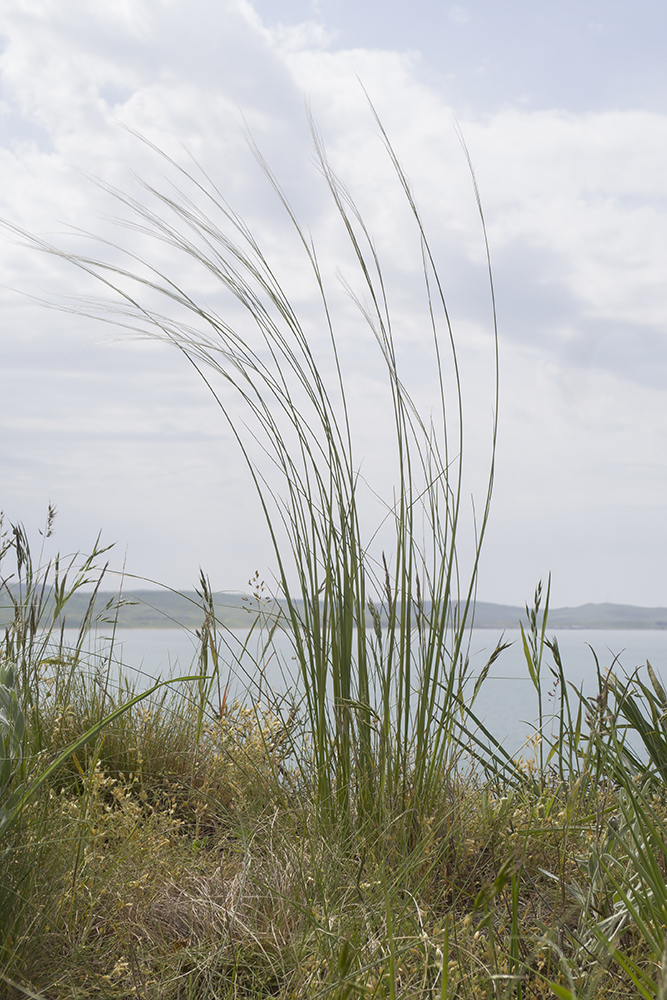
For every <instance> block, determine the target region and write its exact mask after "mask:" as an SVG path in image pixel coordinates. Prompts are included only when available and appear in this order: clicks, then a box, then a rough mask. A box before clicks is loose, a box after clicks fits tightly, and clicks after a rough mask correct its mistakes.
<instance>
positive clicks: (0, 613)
mask: <svg viewBox="0 0 667 1000" xmlns="http://www.w3.org/2000/svg"><path fill="white" fill-rule="evenodd" d="M91 597H92V594H90V593H82V592H81V591H79V592H77V593H75V594H73V595H72V596H71V597H70V598H69V600H68V602H67V611H66V615H65V624H66V626H69V627H72V628H78V627H79V626H80V624H81V622H82V620H83V617H84V615H85V613H86V610H87V608H88V604H89V602H90V599H91ZM213 600H214V606H215V613H216V617H217V619H218V621H219V622H220V624H221V625H224V626H226V627H227V628H236V629H243V628H250V626H251V625H252V624H253V622H254V621H255V619H256V617H257V614H258V613H259V612H260V611H264V613H267V614H271V610H272V604H271V602H267V603H266V604H263V605H262V606H261V607H260V605H259V604H258V602H257V599H256V598H255V597H252V596H250V595H248V594H240V593H237V592H230V593H222V592H221V593H216V594H214V595H213ZM117 603H118V593H117V592H115V591H105V592H98V594H97V597H96V600H95V609H94V619H96V623H97V624H98V625H99V624H112V623H113V622H114V621H115V623H116V625H117V626H118V627H119V628H130V629H134V628H136V629H147V628H159V629H166V628H190V629H200V628H201V627H202V624H203V621H204V612H203V610H202V607H201V604H200V601H199V598H198V597H197V594H196V593H195V592H194V591H183V592H181V593H176V592H174V591H170V590H134V591H132V593H126V594H124V595H123V599H122V602H121V604H120V607H118V608H116V605H117ZM273 607H274V608H275V605H273ZM11 618H12V614H11V609H10V608H9V607H7V606H3V607H0V625H7V624H9V622H10V621H11ZM526 623H527V616H526V611H525V608H522V607H519V606H518V605H512V604H493V603H490V602H488V601H477V603H476V605H475V610H474V619H473V626H474V628H476V629H501V630H502V629H510V628H519V625H520V624H523V625H524V626H525V625H526ZM548 629H549V631H550V632H551V631H557V630H559V629H561V630H563V629H575V630H579V629H605V630H608V629H629V630H633V629H636V630H667V608H645V607H638V606H636V605H632V604H608V603H607V604H582V605H581V606H579V607H576V608H570V607H566V608H552V609H551V610H550V611H549V618H548Z"/></svg>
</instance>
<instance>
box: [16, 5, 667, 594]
mask: <svg viewBox="0 0 667 1000" xmlns="http://www.w3.org/2000/svg"><path fill="white" fill-rule="evenodd" d="M666 32H667V8H665V6H664V4H658V3H654V2H649V0H638V2H637V3H635V4H632V5H629V4H627V3H621V2H615V0H605V2H587V0H578V2H577V3H574V2H569V0H567V2H559V3H552V2H546V0H506V2H504V3H502V4H499V3H497V2H493V0H478V2H474V0H470V2H465V0H461V2H459V3H455V4H450V3H447V2H441V0H412V2H411V3H409V4H408V3H402V2H393V3H392V2H387V0H384V2H383V3H382V4H380V3H379V2H376V0H366V2H364V3H363V4H360V3H358V2H354V3H353V2H352V0H312V2H310V0H254V2H250V0H211V2H209V0H188V2H187V3H185V2H184V0H131V2H130V0H125V2H121V0H119V2H117V3H114V4H90V3H89V2H87V0H64V2H63V0H5V2H4V4H3V18H2V24H1V25H0V177H1V178H2V183H1V184H0V218H1V219H2V220H4V223H5V225H4V227H3V228H2V229H0V268H1V276H0V303H1V311H0V509H2V510H4V514H5V518H6V520H7V521H8V522H10V523H15V522H17V521H21V522H23V523H25V525H26V528H27V530H28V531H29V533H30V535H31V537H33V539H34V540H35V544H36V545H37V546H38V545H39V542H40V536H39V534H38V531H39V529H40V528H41V527H42V526H43V523H44V521H45V518H46V512H47V508H48V504H49V503H52V504H55V506H56V508H57V510H58V516H57V519H56V522H55V533H54V536H53V538H52V539H49V542H48V545H47V552H50V551H52V550H51V549H49V548H48V546H53V547H55V548H57V549H58V550H60V551H61V552H63V553H68V552H73V551H76V550H81V551H84V552H85V551H89V550H90V549H91V547H92V546H93V545H94V543H95V539H96V538H97V536H98V533H100V532H101V537H102V540H103V542H104V543H106V544H112V543H113V546H114V547H113V549H111V550H110V552H109V554H108V558H109V559H110V562H111V568H112V569H113V570H114V571H120V570H122V569H123V567H125V570H126V572H128V573H130V574H134V575H136V576H138V577H142V578H145V579H147V580H153V581H159V582H161V583H165V584H167V585H169V586H174V587H178V588H190V587H192V586H193V585H194V584H196V582H197V580H198V576H199V569H200V567H202V568H203V569H204V570H205V571H206V572H207V573H208V575H209V576H210V579H211V582H212V584H213V586H214V587H215V588H217V589H228V590H239V589H247V583H248V580H249V579H250V578H251V577H252V576H253V574H254V573H255V571H258V572H259V573H260V576H261V577H262V578H265V579H266V580H267V581H268V582H269V583H270V581H271V579H272V575H273V574H274V572H275V565H274V561H273V557H272V553H271V550H270V546H269V544H268V540H267V535H266V530H265V528H264V526H263V523H262V515H261V511H260V509H259V505H258V502H257V500H256V498H255V497H254V494H253V491H252V486H251V483H250V481H249V477H248V474H247V471H246V470H245V468H244V465H243V462H242V460H241V458H240V455H239V453H238V447H237V445H236V444H235V442H234V440H233V436H232V434H231V433H230V430H229V428H228V427H227V425H226V424H225V421H224V419H222V417H221V414H220V412H219V410H218V408H217V406H216V403H215V400H214V399H213V397H212V396H211V394H210V393H209V392H208V391H207V389H206V387H205V386H204V385H203V384H202V382H201V379H199V377H198V376H197V374H196V372H194V371H193V370H192V368H191V366H189V365H188V363H187V361H186V360H185V359H184V358H183V356H182V355H181V354H180V353H179V352H178V351H176V350H174V349H173V347H171V346H169V345H166V344H164V343H159V342H157V341H155V340H150V339H138V338H137V337H133V336H131V335H130V334H129V333H128V331H123V330H121V329H118V328H117V327H115V326H113V325H112V324H110V323H108V322H107V323H105V322H100V321H99V320H96V319H93V318H90V317H89V316H85V315H82V310H81V308H79V313H78V314H73V313H72V312H71V308H74V309H76V308H77V303H81V301H82V297H88V298H90V297H91V296H99V295H100V294H102V293H103V292H104V290H103V289H102V288H101V287H100V286H99V283H96V282H95V281H93V280H92V279H91V278H90V277H89V276H87V275H86V274H84V273H82V272H81V271H80V270H77V269H76V268H75V267H73V266H72V265H71V263H68V262H67V261H64V260H63V259H61V258H59V257H57V256H54V255H50V254H44V253H41V252H39V251H38V250H36V249H35V247H34V245H30V243H29V241H28V242H27V243H26V241H25V240H21V239H20V238H18V237H17V235H16V228H18V229H21V230H24V231H26V232H28V233H30V234H34V235H35V236H37V237H38V238H40V239H42V240H44V241H46V242H48V243H49V244H50V245H53V246H56V247H59V248H61V249H64V250H67V251H71V252H86V253H88V252H94V253H95V254H96V255H100V254H102V255H104V254H106V255H107V257H106V258H105V259H108V260H111V261H114V262H116V263H117V262H119V261H122V260H125V261H127V260H128V259H129V258H127V257H122V255H121V250H123V251H126V252H127V253H129V254H131V255H134V257H133V258H132V259H133V260H134V262H135V266H136V267H139V266H140V264H139V263H137V261H140V260H150V261H151V262H152V263H154V264H155V266H157V267H159V268H160V269H161V270H163V271H164V273H168V274H169V275H173V276H174V277H176V276H177V280H178V281H179V284H180V286H181V287H183V288H185V289H186V290H187V292H188V294H190V295H192V297H193V298H194V299H195V300H197V301H201V302H202V303H205V304H206V305H207V306H210V308H212V309H215V310H217V311H218V313H219V314H220V315H224V316H225V317H226V318H227V317H228V318H229V319H230V321H233V322H235V323H238V324H240V326H239V329H240V330H242V331H243V330H245V329H246V327H244V326H243V324H244V322H245V320H244V319H243V317H242V316H241V314H240V313H239V311H238V308H237V307H236V305H235V304H234V303H233V302H230V301H229V300H228V298H226V297H225V295H224V294H223V292H222V290H221V289H220V288H219V286H218V285H217V284H216V282H215V281H214V280H213V279H212V277H211V275H210V274H209V273H206V272H203V271H202V269H201V268H197V266H196V265H195V263H194V262H193V261H192V260H191V259H186V258H184V257H183V255H182V254H181V255H179V254H178V253H176V251H174V250H173V249H170V248H169V247H168V246H166V245H165V244H164V243H160V242H158V241H155V240H154V239H151V238H150V237H149V236H148V235H147V234H146V233H142V232H139V231H138V230H137V228H136V226H135V227H134V228H132V225H131V224H127V220H128V219H130V217H131V206H129V205H127V204H123V203H121V202H120V201H119V200H118V198H115V197H114V196H113V194H112V193H111V189H113V190H117V191H120V192H122V193H124V194H126V195H127V196H128V197H129V198H134V199H137V200H138V201H139V202H140V203H141V204H144V205H147V204H149V203H150V199H151V195H150V193H149V192H147V190H146V188H145V187H142V182H145V183H146V184H148V185H153V186H155V187H158V188H160V189H162V190H173V188H170V187H169V185H171V184H176V185H177V186H179V187H184V186H186V187H187V182H186V181H185V180H184V177H183V175H182V174H180V173H179V172H178V168H179V167H184V168H186V169H189V170H191V171H194V172H196V171H198V170H199V169H200V168H201V170H202V171H205V173H206V176H207V177H208V178H209V179H210V182H211V183H214V184H215V185H216V188H217V189H218V190H219V191H220V192H221V195H222V196H223V197H224V198H225V199H226V201H227V202H228V203H229V205H230V206H231V207H232V208H233V209H234V210H235V211H237V212H239V213H240V214H241V216H243V218H244V219H245V220H246V221H247V223H248V225H249V226H250V228H251V229H252V231H253V233H254V234H255V236H256V238H257V240H258V242H259V243H260V244H261V246H262V247H263V248H264V249H265V252H266V254H267V256H268V257H270V258H271V260H272V261H274V262H275V267H276V269H277V272H278V273H279V275H280V276H281V278H282V279H283V280H284V283H285V287H286V288H288V290H289V294H290V296H291V299H292V301H293V303H294V304H295V307H296V308H297V310H298V311H299V313H300V315H302V316H303V318H304V324H305V328H306V329H308V331H309V336H312V338H313V344H314V345H315V349H316V350H319V347H318V345H320V346H321V342H322V330H321V317H320V318H319V319H318V316H319V313H318V311H317V295H316V289H315V288H314V286H313V282H312V279H310V278H309V276H308V272H307V268H306V265H305V261H304V259H303V255H302V254H301V255H300V254H299V248H298V246H297V245H296V242H295V239H294V233H293V232H292V231H291V230H290V226H289V221H288V220H287V219H286V217H285V213H284V211H283V209H282V207H281V205H280V203H279V201H278V199H277V197H276V195H275V192H273V190H272V189H271V186H270V184H269V183H268V182H267V178H266V177H265V175H264V174H263V173H262V170H261V169H260V168H259V166H258V164H257V161H256V159H255V158H254V157H253V155H252V151H251V149H250V148H249V142H248V135H251V136H252V139H253V141H254V142H255V143H256V144H257V146H258V147H259V149H260V150H261V153H262V155H263V156H264V158H265V160H266V162H267V163H268V164H269V165H270V167H271V169H272V171H273V172H274V173H275V175H276V177H277V178H278V180H279V182H280V184H281V185H282V186H283V188H284V190H285V192H286V194H287V196H288V197H289V199H290V202H291V204H292V205H293V206H294V209H295V211H296V213H297V215H298V217H299V220H300V221H301V222H302V224H303V225H304V227H305V228H306V230H307V231H308V232H309V233H311V234H312V237H313V240H314V241H315V243H316V245H317V249H318V255H319V260H320V263H321V265H322V270H323V274H324V275H325V278H326V282H327V288H328V290H329V294H330V295H331V299H332V302H334V303H335V306H334V312H335V317H336V321H337V322H338V323H339V324H340V328H339V337H340V345H341V352H342V358H343V361H344V368H345V372H346V378H347V386H348V393H349V399H350V407H351V413H352V416H353V420H354V430H355V456H356V458H357V459H358V463H359V468H360V469H361V471H362V475H363V480H364V483H368V484H369V486H370V487H372V488H373V489H376V490H379V491H380V492H381V493H382V494H383V495H384V496H391V490H392V486H393V485H395V481H394V480H393V479H392V476H393V475H394V471H395V470H394V465H393V451H392V441H391V436H390V433H389V429H390V428H389V421H388V419H387V409H386V408H387V396H386V391H385V389H384V388H383V381H382V365H381V363H380V359H379V357H378V355H377V351H376V350H375V348H374V345H373V341H372V334H371V333H370V332H369V331H368V330H367V329H366V328H365V327H364V324H363V321H362V318H361V317H360V315H359V313H358V310H356V307H354V304H353V303H352V302H351V300H350V298H349V296H348V295H347V294H346V292H345V287H344V282H346V281H347V282H349V283H351V285H352V287H353V288H356V287H357V286H356V285H355V281H358V276H357V275H355V272H354V267H353V262H352V261H351V259H350V255H349V249H348V248H347V247H346V243H345V236H344V233H343V232H342V230H341V226H340V224H339V223H337V221H336V215H335V209H334V206H333V205H332V203H331V198H330V196H328V194H327V191H326V187H325V185H324V183H323V180H322V177H321V176H320V174H319V173H318V170H317V168H316V166H315V165H314V156H313V147H312V142H311V137H310V133H309V126H308V117H307V110H306V109H307V108H310V110H311V113H312V115H313V118H314V120H315V122H316V125H317V128H318V130H319V132H320V133H321V135H322V137H323V140H324V142H325V144H326V148H327V153H328V156H329V158H330V161H331V163H332V165H333V166H334V168H335V170H336V172H337V174H338V175H339V176H340V177H341V179H342V180H343V181H344V182H345V184H346V186H347V187H348V189H349V190H350V192H351V193H352V195H353V197H354V199H355V201H356V202H357V203H358V205H359V207H360V209H361V211H362V213H363V216H364V219H365V220H366V222H367V224H368V228H369V231H370V232H371V233H372V236H373V240H374V242H375V245H376V246H377V249H378V253H379V254H380V257H381V259H382V262H383V267H384V268H385V274H386V276H387V279H388V290H389V297H390V305H391V306H392V309H393V315H394V330H395V335H396V338H397V345H398V354H399V362H400V364H401V365H402V366H403V368H402V370H403V371H404V373H405V380H406V385H408V387H409V388H410V390H411V391H412V392H413V393H414V395H415V398H416V400H417V402H418V403H419V405H420V406H421V407H422V411H423V412H424V413H429V412H430V411H429V407H431V406H432V405H433V399H432V398H431V394H432V392H433V391H434V385H433V379H432V375H433V365H432V360H430V355H429V352H428V349H427V348H428V345H427V340H428V337H427V336H425V332H424V331H425V315H424V300H423V289H422V287H421V284H420V271H419V268H420V250H419V243H418V240H417V239H416V234H415V232H414V226H411V224H410V219H409V214H408V213H407V211H406V207H405V204H404V200H403V199H402V196H401V192H400V189H399V186H398V184H397V179H396V175H395V173H394V172H393V170H392V167H391V164H390V163H389V161H388V158H387V155H386V151H385V150H384V148H383V145H382V142H381V140H380V138H379V135H378V127H377V124H376V122H375V121H374V119H373V116H372V114H371V111H370V109H369V104H368V99H367V96H368V97H369V98H370V99H371V100H372V102H373V105H374V107H375V109H376V110H377V113H378V115H379V117H380V119H381V121H382V124H383V126H384V128H385V129H386V132H387V134H388V135H389V137H390V139H391V142H392V145H393V147H394V149H395V151H396V153H397V156H398V158H399V160H400V162H401V164H402V166H403V168H404V170H405V172H406V174H407V176H408V178H409V180H410V184H411V188H412V191H413V193H414V196H415V199H416V201H417V203H418V205H419V209H420V212H421V215H422V217H423V220H424V224H425V227H426V230H427V234H428V236H429V240H430V242H431V245H432V248H433V251H434V256H435V258H436V261H437V264H438V269H439V273H440V275H441V278H442V282H443V287H444V290H445V294H446V297H447V304H448V308H449V310H450V315H451V318H452V323H453V327H454V334H455V337H456V343H457V348H458V351H459V356H460V359H461V372H462V379H463V393H464V401H465V411H464V424H465V449H464V467H465V470H466V478H465V484H466V490H468V491H469V492H470V493H472V495H473V496H474V501H475V508H476V510H478V511H479V510H480V509H481V506H483V498H484V482H485V475H486V472H487V471H488V463H489V456H490V435H491V428H492V402H493V400H492V385H493V341H492V336H491V332H492V325H491V308H490V297H489V288H488V279H487V275H486V266H485V258H484V242H483V234H482V231H481V228H480V221H479V217H478V214H477V209H476V204H475V198H474V192H473V185H472V181H471V176H470V172H469V170H468V167H467V164H466V160H465V156H464V153H463V149H462V146H461V142H460V140H459V133H460V134H461V135H462V136H463V138H464V140H465V143H466V146H467V148H468V150H469V154H470V158H471V161H472V164H473V166H474V170H475V176H476V180H477V183H478V187H479V192H480V196H481V199H482V204H483V210H484V215H485V219H486V224H487V231H488V239H489V245H490V252H491V259H492V265H493V275H494V282H495V291H496V303H497V316H498V327H499V338H500V408H499V434H498V449H497V465H496V478H495V484H494V496H493V502H492V508H491V517H490V522H489V527H488V532H487V536H486V538H485V543H484V549H483V554H482V562H481V567H480V576H479V588H478V596H479V598H480V599H482V600H489V601H497V602H502V603H513V604H523V603H524V601H526V600H530V598H531V595H532V592H533V590H534V587H535V585H536V583H537V581H538V580H539V579H544V580H546V578H547V576H548V574H549V573H551V577H552V601H553V603H554V604H555V605H556V606H566V605H578V604H582V603H585V602H588V601H592V602H602V601H613V602H620V603H629V604H640V605H649V606H667V573H666V572H665V568H664V567H665V556H666V554H667V518H666V517H665V510H666V509H667V283H666V281H665V277H666V275H667V72H666V71H665V68H664V55H663V53H664V38H665V35H666ZM366 95H367V96H366ZM142 138H143V140H148V142H146V141H142ZM149 143H150V144H153V147H158V148H159V150H162V151H163V152H164V153H166V154H167V155H168V156H169V157H171V158H172V160H173V161H174V163H175V165H173V164H172V165H169V164H168V163H167V162H166V160H165V159H164V158H163V157H161V156H160V155H159V153H158V152H156V151H155V149H154V148H152V147H151V145H149ZM197 176H200V177H203V176H204V174H198V175H197ZM208 182H209V181H206V183H208ZM188 190H191V189H188ZM196 197H201V198H202V199H204V195H203V194H202V193H201V191H200V193H199V195H197V196H196ZM204 201H205V199H204ZM123 219H125V220H126V224H123V223H122V220H123ZM88 234H90V235H88ZM93 237H97V238H98V242H95V240H94V239H93ZM99 240H102V241H106V242H105V243H100V242H99ZM119 247H120V248H121V249H118V248H119ZM54 306H55V307H65V308H54ZM68 310H69V311H68ZM105 315H107V318H108V317H109V316H110V313H109V312H108V310H107V313H106V314H105ZM318 324H319V325H318ZM243 335H245V334H243ZM250 335H251V334H250V333H248V336H250ZM318 338H319V339H318ZM322 357H324V354H323V355H322ZM323 363H325V362H323ZM221 391H223V390H222V389H221ZM225 398H226V397H225ZM239 419H240V417H239ZM369 495H370V491H369ZM466 495H467V494H466ZM465 506H466V511H467V513H466V514H465V516H464V519H463V522H462V532H464V534H465V533H466V532H467V533H468V536H471V533H472V530H473V529H472V516H471V515H470V504H469V503H468V501H467V500H466V505H465ZM379 517H380V514H379V511H378V509H376V508H374V507H373V505H372V504H371V503H369V505H368V506H367V508H365V518H366V520H365V522H364V529H365V530H368V531H369V532H371V533H372V530H373V527H374V524H375V522H374V518H376V519H377V518H379ZM387 544H390V542H389V540H388V541H387ZM462 544H463V547H464V550H465V545H466V544H467V543H466V541H465V539H464V540H463V542H462ZM55 548H54V549H53V550H54V551H55Z"/></svg>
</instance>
